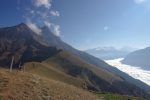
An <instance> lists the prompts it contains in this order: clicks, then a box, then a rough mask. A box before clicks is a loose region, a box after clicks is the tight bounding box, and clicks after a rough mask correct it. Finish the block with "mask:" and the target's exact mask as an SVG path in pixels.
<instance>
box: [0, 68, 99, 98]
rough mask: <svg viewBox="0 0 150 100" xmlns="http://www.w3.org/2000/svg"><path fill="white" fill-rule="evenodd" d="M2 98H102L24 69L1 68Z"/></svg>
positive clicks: (0, 85)
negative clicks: (10, 70) (11, 70)
mask: <svg viewBox="0 0 150 100" xmlns="http://www.w3.org/2000/svg"><path fill="white" fill-rule="evenodd" d="M0 99H1V100H100V99H99V98H98V97H96V96H95V95H93V94H92V93H89V92H86V91H84V90H82V89H79V88H76V87H74V86H72V85H68V84H65V83H62V82H60V81H54V80H50V79H46V78H43V77H39V76H38V75H34V74H29V73H27V72H22V71H13V72H9V71H8V70H4V69H0Z"/></svg>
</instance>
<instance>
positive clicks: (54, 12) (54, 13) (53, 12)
mask: <svg viewBox="0 0 150 100" xmlns="http://www.w3.org/2000/svg"><path fill="white" fill-rule="evenodd" d="M50 13H51V15H53V16H56V17H59V16H60V13H59V12H58V11H51V12H50Z"/></svg>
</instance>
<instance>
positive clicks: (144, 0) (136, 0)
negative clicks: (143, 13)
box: [134, 0, 147, 4]
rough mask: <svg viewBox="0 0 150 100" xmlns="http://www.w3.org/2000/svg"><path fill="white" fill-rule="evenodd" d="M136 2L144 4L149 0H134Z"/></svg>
mask: <svg viewBox="0 0 150 100" xmlns="http://www.w3.org/2000/svg"><path fill="white" fill-rule="evenodd" d="M134 1H135V3H136V4H143V3H145V2H147V0H134Z"/></svg>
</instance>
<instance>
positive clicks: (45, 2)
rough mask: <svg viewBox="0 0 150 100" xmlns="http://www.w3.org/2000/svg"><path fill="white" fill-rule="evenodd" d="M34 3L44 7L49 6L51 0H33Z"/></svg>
mask: <svg viewBox="0 0 150 100" xmlns="http://www.w3.org/2000/svg"><path fill="white" fill-rule="evenodd" d="M33 2H34V5H35V6H36V7H42V6H43V7H45V8H48V9H49V8H50V7H51V2H52V0H33Z"/></svg>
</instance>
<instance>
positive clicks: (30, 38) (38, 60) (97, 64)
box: [0, 23, 150, 98]
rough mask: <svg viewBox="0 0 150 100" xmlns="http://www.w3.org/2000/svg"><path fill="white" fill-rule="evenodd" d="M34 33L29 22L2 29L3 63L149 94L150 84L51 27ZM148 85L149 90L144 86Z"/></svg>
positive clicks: (88, 85) (84, 84) (80, 83)
mask: <svg viewBox="0 0 150 100" xmlns="http://www.w3.org/2000/svg"><path fill="white" fill-rule="evenodd" d="M41 30H42V34H41V35H38V34H36V33H34V32H33V31H32V30H31V29H30V28H29V27H28V26H27V25H26V24H23V23H22V24H19V25H17V26H13V27H7V28H1V29H0V40H1V41H0V48H1V50H0V54H1V55H0V65H1V66H2V67H5V68H8V67H9V66H10V63H11V60H12V57H14V58H15V59H14V64H13V68H16V69H18V68H19V66H20V65H21V66H25V70H26V71H28V72H31V73H34V74H38V75H39V76H42V77H43V76H44V77H46V78H49V79H53V80H56V81H62V82H64V83H67V84H70V85H74V86H76V87H80V88H83V89H87V90H92V91H98V92H111V93H118V94H125V95H133V96H140V97H145V98H149V94H148V93H147V91H145V90H150V89H149V88H150V87H149V86H147V85H145V84H144V83H142V82H141V81H138V80H135V79H133V78H132V77H130V76H128V75H127V74H125V73H123V72H121V71H119V70H118V69H115V68H113V67H111V66H110V65H108V64H106V63H105V62H104V61H102V60H100V59H98V58H96V57H94V56H91V55H89V54H87V53H85V52H82V51H79V50H77V49H74V48H73V47H71V46H69V45H68V44H66V43H65V42H63V41H61V39H60V38H59V37H57V36H55V35H54V34H53V33H52V32H51V31H50V30H49V29H48V28H47V27H43V28H41ZM143 89H145V90H143Z"/></svg>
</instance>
